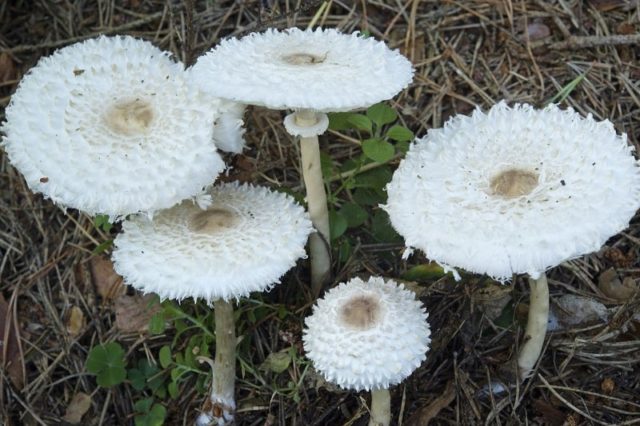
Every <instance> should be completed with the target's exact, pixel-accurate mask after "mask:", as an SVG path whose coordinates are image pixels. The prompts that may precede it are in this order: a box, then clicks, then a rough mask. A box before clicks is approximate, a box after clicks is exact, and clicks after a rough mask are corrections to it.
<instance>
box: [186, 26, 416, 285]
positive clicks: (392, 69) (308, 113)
mask: <svg viewBox="0 0 640 426" xmlns="http://www.w3.org/2000/svg"><path fill="white" fill-rule="evenodd" d="M191 73H192V75H193V78H194V80H195V81H196V83H197V84H198V85H199V86H200V87H202V89H203V90H205V91H208V92H209V93H210V94H211V95H213V96H217V97H220V98H224V99H230V100H233V101H236V102H241V103H244V104H252V105H262V106H265V107H267V108H271V109H292V110H294V111H295V112H294V113H293V114H291V115H289V116H287V118H286V120H285V127H286V129H287V131H288V132H289V133H290V134H292V135H293V136H300V154H301V169H302V174H303V179H304V183H305V187H306V189H307V203H308V206H309V214H310V215H311V220H312V222H313V225H314V227H315V228H316V231H317V232H318V233H319V235H318V234H313V235H312V236H311V238H310V243H309V244H310V252H311V274H312V276H311V279H312V288H313V291H314V293H315V294H316V295H318V294H319V293H320V289H321V287H322V285H323V284H324V282H326V281H327V278H328V277H329V275H330V273H329V272H330V267H331V261H330V252H329V250H328V248H329V241H330V239H329V214H328V210H327V197H326V193H325V189H324V181H323V178H322V171H321V168H320V148H319V144H318V135H320V134H322V133H324V132H325V131H326V130H327V127H328V125H329V121H328V119H327V116H326V114H325V113H326V112H329V111H332V112H338V111H349V110H353V109H359V108H366V107H368V106H371V105H373V104H375V103H377V102H380V101H383V100H386V99H390V98H392V97H393V96H395V95H396V94H397V93H398V92H399V91H401V90H402V89H404V88H405V87H407V85H408V84H409V83H410V82H411V80H412V78H413V68H412V66H411V63H410V62H409V61H408V60H407V58H405V57H404V56H402V55H401V54H400V53H399V52H398V51H393V50H391V49H389V48H388V47H387V45H386V44H384V43H383V42H380V41H377V40H375V39H373V38H372V37H362V36H361V35H360V34H358V33H354V34H342V33H340V32H339V31H337V30H335V29H320V28H319V29H316V30H315V31H314V30H306V31H303V30H300V29H298V28H289V29H287V30H284V31H278V30H275V29H269V30H267V31H265V32H263V33H253V34H249V35H248V36H246V37H243V38H242V39H236V38H231V39H227V40H223V41H222V42H221V43H220V44H219V45H218V46H216V47H215V48H213V49H212V50H211V51H210V52H208V53H207V54H206V55H204V56H201V57H200V58H199V59H198V61H197V63H196V64H195V65H194V66H193V68H192V70H191Z"/></svg>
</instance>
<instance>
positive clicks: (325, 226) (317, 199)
mask: <svg viewBox="0 0 640 426" xmlns="http://www.w3.org/2000/svg"><path fill="white" fill-rule="evenodd" d="M295 121H296V124H297V125H299V126H301V127H311V126H314V125H315V124H316V123H317V119H316V115H315V113H314V112H313V111H311V110H302V111H298V112H296V113H295ZM300 155H301V157H302V177H303V179H304V186H305V188H306V190H307V205H308V209H309V216H310V217H311V222H312V223H313V226H314V227H315V228H316V231H317V232H316V233H314V234H311V236H310V237H309V252H310V258H311V290H312V291H313V294H314V296H316V297H317V296H319V295H320V291H321V290H322V286H323V284H324V283H325V282H326V281H327V280H328V278H329V275H330V269H331V253H330V248H331V246H330V241H331V240H330V233H329V211H328V209H327V193H326V192H325V189H324V180H323V179H322V168H321V167H320V146H319V144H318V136H310V137H301V138H300Z"/></svg>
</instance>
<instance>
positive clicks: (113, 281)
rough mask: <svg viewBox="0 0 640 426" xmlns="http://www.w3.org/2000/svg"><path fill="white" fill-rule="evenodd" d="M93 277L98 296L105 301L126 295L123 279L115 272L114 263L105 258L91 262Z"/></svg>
mask: <svg viewBox="0 0 640 426" xmlns="http://www.w3.org/2000/svg"><path fill="white" fill-rule="evenodd" d="M90 267H91V276H92V278H93V283H94V284H95V286H96V290H97V291H98V294H99V295H100V296H102V298H103V299H105V300H109V299H116V298H117V297H119V296H120V295H122V294H124V292H125V288H124V285H123V284H122V277H121V276H120V275H118V274H116V272H115V271H114V270H113V263H112V262H111V260H109V259H108V258H107V257H105V256H96V257H93V258H91V261H90Z"/></svg>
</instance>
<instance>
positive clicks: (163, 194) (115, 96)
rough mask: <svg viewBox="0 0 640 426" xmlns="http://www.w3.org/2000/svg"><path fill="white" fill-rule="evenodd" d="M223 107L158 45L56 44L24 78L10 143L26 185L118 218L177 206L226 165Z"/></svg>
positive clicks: (113, 40)
mask: <svg viewBox="0 0 640 426" xmlns="http://www.w3.org/2000/svg"><path fill="white" fill-rule="evenodd" d="M216 108H217V104H216V103H212V102H211V101H210V99H209V98H208V97H206V96H204V95H203V94H202V93H201V92H199V91H198V90H197V89H196V88H195V87H193V86H192V85H189V84H188V82H187V80H186V78H185V73H184V67H183V66H182V65H181V64H179V63H176V62H174V61H173V60H172V59H171V58H170V57H169V55H168V54H167V53H166V52H163V51H161V50H160V49H158V48H156V47H155V46H153V45H152V44H151V43H149V42H146V41H142V40H138V39H135V38H133V37H127V36H117V37H105V36H102V37H98V38H95V39H90V40H86V41H83V42H81V43H76V44H73V45H71V46H67V47H64V48H62V49H59V50H57V51H56V52H54V53H53V54H52V55H51V56H48V57H44V58H42V59H40V61H38V63H37V65H36V66H34V67H33V68H32V69H31V70H30V71H29V73H28V74H27V75H25V77H24V78H23V79H22V81H21V82H20V85H19V86H18V89H17V91H16V93H15V94H14V95H13V96H12V97H11V103H10V104H9V106H8V107H7V110H6V118H7V121H6V122H5V123H4V126H3V129H2V130H3V131H4V133H5V135H6V136H5V137H4V140H3V145H4V147H5V150H6V151H7V153H8V156H9V159H10V161H11V163H12V164H13V165H14V166H15V167H16V168H17V169H18V170H19V171H20V172H21V173H22V174H23V175H24V177H25V180H26V181H27V184H28V185H29V188H30V189H31V190H32V191H34V192H41V193H42V194H44V196H45V197H47V198H51V199H52V200H53V201H54V202H55V203H58V204H62V205H64V206H67V207H73V208H77V209H80V210H83V211H85V212H87V213H89V214H96V213H103V214H108V215H110V216H113V217H117V216H122V215H126V214H129V213H135V212H138V211H153V210H156V209H161V208H167V207H171V206H172V205H174V204H176V203H177V202H179V201H181V200H183V199H185V198H189V197H192V196H194V195H196V194H198V193H200V192H202V190H203V188H204V187H205V186H207V185H209V184H211V183H212V182H213V181H214V180H215V178H216V176H217V175H218V174H219V173H220V172H221V171H222V170H223V169H224V163H223V161H222V159H221V158H220V155H219V154H218V153H217V151H216V147H215V145H214V143H213V140H212V137H213V120H214V119H215V118H216V114H217V112H216Z"/></svg>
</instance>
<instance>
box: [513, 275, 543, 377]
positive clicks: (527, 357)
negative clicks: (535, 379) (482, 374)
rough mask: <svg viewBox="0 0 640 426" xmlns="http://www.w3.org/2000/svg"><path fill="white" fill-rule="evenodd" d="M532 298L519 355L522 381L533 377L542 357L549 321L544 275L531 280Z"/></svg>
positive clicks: (519, 370)
mask: <svg viewBox="0 0 640 426" xmlns="http://www.w3.org/2000/svg"><path fill="white" fill-rule="evenodd" d="M529 286H530V288H531V296H530V301H529V317H528V319H527V328H526V330H525V335H524V339H525V342H524V344H523V345H522V348H521V349H520V354H519V355H518V373H519V375H520V380H525V379H526V378H528V377H529V376H530V375H531V372H532V371H533V368H534V367H535V365H536V362H537V361H538V358H539V357H540V353H541V352H542V347H543V346H544V338H545V335H546V334H547V323H548V321H549V286H548V284H547V276H546V275H545V274H544V273H542V275H540V277H539V278H538V279H532V278H529Z"/></svg>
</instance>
